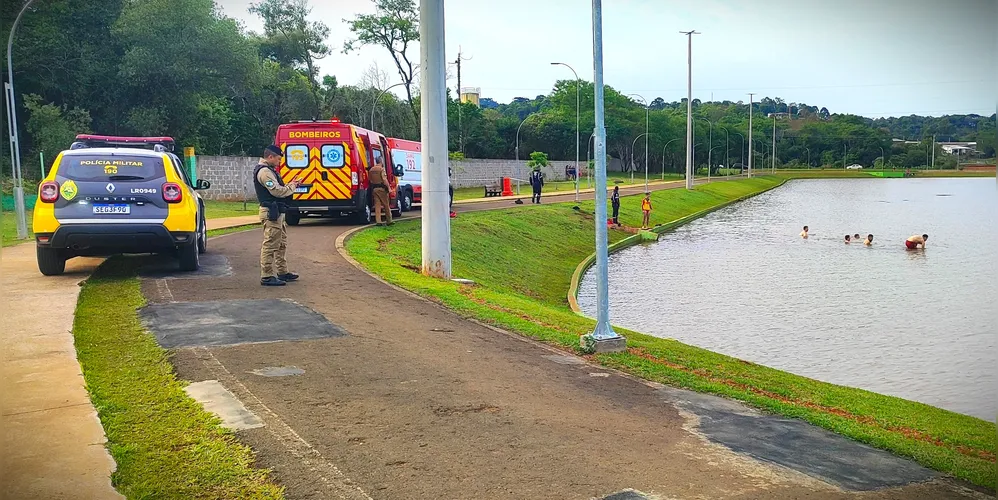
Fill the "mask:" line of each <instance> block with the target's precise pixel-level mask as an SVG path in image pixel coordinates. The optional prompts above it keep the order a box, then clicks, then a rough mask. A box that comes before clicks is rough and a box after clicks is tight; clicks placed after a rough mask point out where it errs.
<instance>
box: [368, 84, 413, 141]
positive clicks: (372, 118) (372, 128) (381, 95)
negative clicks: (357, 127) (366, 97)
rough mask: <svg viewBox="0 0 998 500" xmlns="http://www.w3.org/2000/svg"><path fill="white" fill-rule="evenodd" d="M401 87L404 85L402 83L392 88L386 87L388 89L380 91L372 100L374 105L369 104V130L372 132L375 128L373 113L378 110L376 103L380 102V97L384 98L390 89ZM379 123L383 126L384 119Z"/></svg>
mask: <svg viewBox="0 0 998 500" xmlns="http://www.w3.org/2000/svg"><path fill="white" fill-rule="evenodd" d="M402 85H405V84H404V83H402V82H399V83H396V84H395V85H392V86H389V87H388V88H386V89H385V90H382V91H381V93H380V94H378V97H376V98H375V99H374V103H373V104H371V130H374V128H375V127H374V111H375V110H376V109H378V102H379V101H381V98H382V97H384V95H385V94H387V93H388V91H389V90H391V89H393V88H395V87H399V86H402ZM382 118H384V117H382ZM381 121H382V123H381V124H382V125H384V121H385V120H384V119H382V120H381Z"/></svg>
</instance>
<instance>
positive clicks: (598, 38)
mask: <svg viewBox="0 0 998 500" xmlns="http://www.w3.org/2000/svg"><path fill="white" fill-rule="evenodd" d="M593 90H594V99H593V101H595V102H594V105H595V106H594V107H595V108H596V109H595V122H596V124H595V130H594V131H593V132H594V133H595V134H596V303H597V313H596V328H595V330H593V333H591V334H589V335H586V336H583V337H582V338H581V339H580V343H581V344H582V345H583V346H584V347H587V348H588V347H589V346H592V349H593V350H595V351H596V352H614V351H623V350H624V349H626V348H627V341H626V340H625V339H624V337H621V336H620V335H618V334H617V333H616V332H614V331H613V327H612V326H610V297H609V296H610V291H609V285H608V283H607V282H608V280H609V276H608V274H609V269H608V266H609V264H608V262H607V252H608V251H607V248H608V245H607V231H606V126H605V124H604V117H603V8H602V5H601V0H593ZM587 337H588V338H587Z"/></svg>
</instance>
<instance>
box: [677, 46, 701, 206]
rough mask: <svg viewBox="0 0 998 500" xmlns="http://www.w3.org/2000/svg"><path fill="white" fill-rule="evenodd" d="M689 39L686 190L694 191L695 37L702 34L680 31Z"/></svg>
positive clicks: (687, 57) (687, 55) (687, 50)
mask: <svg viewBox="0 0 998 500" xmlns="http://www.w3.org/2000/svg"><path fill="white" fill-rule="evenodd" d="M680 33H682V34H684V35H686V37H687V38H688V39H689V45H688V47H687V49H686V52H687V54H686V60H687V67H688V70H687V76H686V189H693V35H699V34H700V33H699V32H697V31H695V30H690V31H680Z"/></svg>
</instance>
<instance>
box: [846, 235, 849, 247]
mask: <svg viewBox="0 0 998 500" xmlns="http://www.w3.org/2000/svg"><path fill="white" fill-rule="evenodd" d="M848 244H849V235H848V234H847V235H846V245H848Z"/></svg>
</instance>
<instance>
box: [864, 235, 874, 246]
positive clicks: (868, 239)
mask: <svg viewBox="0 0 998 500" xmlns="http://www.w3.org/2000/svg"><path fill="white" fill-rule="evenodd" d="M863 244H864V245H866V246H870V245H872V244H873V235H872V234H868V235H866V241H864V242H863Z"/></svg>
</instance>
